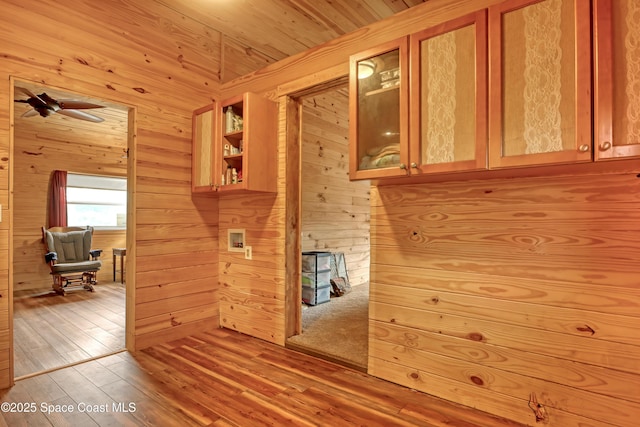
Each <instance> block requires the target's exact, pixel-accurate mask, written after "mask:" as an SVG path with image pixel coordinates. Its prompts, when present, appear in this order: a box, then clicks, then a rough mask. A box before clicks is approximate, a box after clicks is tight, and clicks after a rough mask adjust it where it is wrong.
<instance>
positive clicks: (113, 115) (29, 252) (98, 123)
mask: <svg viewBox="0 0 640 427" xmlns="http://www.w3.org/2000/svg"><path fill="white" fill-rule="evenodd" d="M12 82H13V88H14V90H13V93H14V100H15V101H17V102H14V107H13V115H12V128H13V132H12V136H11V138H12V142H11V151H12V153H11V156H12V159H13V167H12V168H11V176H10V190H11V191H10V193H11V199H10V203H11V206H12V210H13V221H12V228H11V234H10V249H9V250H10V252H11V254H12V258H11V259H12V262H11V265H10V274H9V277H10V278H11V279H12V280H11V283H10V288H9V292H10V296H11V302H10V307H11V312H12V325H11V328H12V336H13V343H12V349H13V358H12V372H13V378H14V379H22V378H27V377H30V376H33V375H37V374H40V373H43V372H48V371H52V370H55V369H59V368H61V367H65V366H69V365H74V364H77V363H80V362H84V361H87V360H92V359H96V358H98V357H102V356H105V355H109V354H113V353H117V352H119V351H123V350H125V348H126V343H125V337H126V300H127V298H126V293H127V285H126V280H125V279H124V274H122V276H121V273H123V272H122V270H123V268H122V267H120V265H121V264H120V260H119V259H118V260H116V259H115V258H116V257H115V256H114V255H115V253H116V252H115V251H114V250H116V249H118V250H122V249H124V250H125V251H126V248H127V247H128V246H129V245H128V242H127V236H128V235H131V233H130V230H129V231H127V219H128V218H129V217H130V213H129V211H130V209H131V206H129V205H130V196H129V195H130V194H131V184H130V183H131V179H132V177H130V176H129V175H130V171H131V168H130V165H129V163H128V157H129V150H130V147H129V145H130V141H131V140H132V137H131V135H133V134H134V132H133V129H131V127H132V126H133V123H134V121H133V120H132V116H133V115H134V110H133V108H131V107H128V106H124V105H120V104H116V103H113V102H110V101H107V100H104V99H97V98H94V97H90V96H86V95H80V94H77V93H73V92H71V91H68V90H66V89H60V88H53V87H45V86H44V85H42V84H38V83H35V82H27V81H22V80H13V79H12ZM34 98H35V100H34ZM50 100H53V101H54V102H55V103H56V105H57V107H56V105H54V104H51V101H50ZM25 101H26V102H25ZM29 101H30V102H29ZM39 101H44V103H45V104H49V105H51V106H52V108H47V109H49V110H51V111H45V112H44V114H43V112H42V111H38V110H39V109H42V108H43V107H42V105H41V103H40V102H39ZM65 101H66V105H65V107H63V108H62V110H60V109H59V106H60V104H61V103H63V104H64V103H65ZM90 104H95V105H99V106H100V108H93V107H91V108H89V107H87V106H88V105H90ZM69 106H74V107H77V110H75V109H73V108H68V107H69ZM83 107H87V108H83ZM45 108H46V107H45ZM67 108H68V111H67ZM54 171H65V172H67V173H69V174H76V175H77V176H86V177H95V178H96V179H95V180H93V181H96V182H99V181H108V180H109V179H110V178H120V181H122V179H125V180H126V182H127V183H126V184H125V185H126V191H125V195H126V202H125V204H126V205H127V209H126V211H127V213H126V214H125V216H124V217H123V214H122V213H121V212H120V211H118V213H117V214H116V212H115V211H114V212H113V215H114V216H115V215H117V218H114V222H113V224H110V223H109V222H108V218H107V223H105V222H104V220H105V215H108V214H110V212H111V211H110V210H109V209H105V206H106V205H107V204H108V203H110V202H107V201H106V199H102V200H101V199H100V197H95V196H96V194H95V193H96V192H97V191H100V190H105V189H99V188H98V189H96V188H97V187H96V188H93V187H91V189H89V191H88V192H87V197H88V198H87V199H86V203H84V204H83V205H82V206H80V205H77V206H80V207H81V208H82V209H83V211H82V212H83V214H82V216H81V217H82V218H83V220H84V221H85V222H89V223H83V224H71V223H69V224H68V225H69V226H91V227H93V236H92V245H91V247H92V249H101V250H102V253H101V254H100V256H99V259H100V261H101V262H102V266H101V268H100V270H99V271H98V272H97V284H96V285H95V286H94V291H93V292H91V291H88V290H85V289H82V288H81V287H80V288H79V289H77V290H73V291H69V292H65V295H60V293H56V292H55V291H54V290H53V289H52V282H53V280H52V276H51V274H50V269H49V266H48V265H47V263H46V262H45V257H44V250H45V249H44V248H45V246H44V243H43V240H42V227H49V226H50V225H51V224H48V217H47V209H48V204H49V199H50V191H51V190H50V179H51V176H52V175H53V173H54ZM83 181H88V182H91V181H92V180H91V179H87V180H83ZM81 186H82V185H81ZM74 202H75V203H78V200H75V199H74ZM68 203H71V202H70V201H69V200H68V201H67V204H68ZM112 204H113V203H112ZM92 209H95V212H93V214H92ZM92 215H93V216H95V219H96V223H95V224H94V223H93V221H92V220H91V218H92ZM98 217H100V218H99V220H98ZM70 218H71V217H70ZM119 253H121V252H119ZM124 264H126V263H123V265H124ZM124 268H125V269H126V267H124ZM116 270H117V273H118V274H117V275H116ZM121 277H122V279H121Z"/></svg>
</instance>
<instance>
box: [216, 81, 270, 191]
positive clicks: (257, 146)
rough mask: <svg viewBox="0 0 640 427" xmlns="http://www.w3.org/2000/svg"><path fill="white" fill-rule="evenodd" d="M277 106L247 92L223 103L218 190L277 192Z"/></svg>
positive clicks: (218, 153)
mask: <svg viewBox="0 0 640 427" xmlns="http://www.w3.org/2000/svg"><path fill="white" fill-rule="evenodd" d="M277 113H278V111H277V107H276V104H275V102H273V101H271V100H269V99H267V98H264V97H262V96H260V95H258V94H255V93H251V92H247V93H244V94H242V95H239V96H236V97H234V98H231V99H228V100H226V101H223V102H221V104H220V109H219V114H218V117H219V120H220V124H221V125H220V131H221V136H220V139H219V140H220V144H219V145H218V146H217V152H216V153H215V159H217V160H216V165H217V167H216V168H215V170H216V171H217V172H216V177H215V178H216V180H215V182H216V187H217V189H218V191H219V192H220V193H221V194H222V193H225V192H244V191H264V192H276V186H277V182H276V174H277V168H278V158H277V121H278V117H277Z"/></svg>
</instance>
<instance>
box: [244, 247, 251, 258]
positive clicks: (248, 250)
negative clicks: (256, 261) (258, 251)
mask: <svg viewBox="0 0 640 427" xmlns="http://www.w3.org/2000/svg"><path fill="white" fill-rule="evenodd" d="M244 259H253V251H252V250H251V246H245V247H244Z"/></svg>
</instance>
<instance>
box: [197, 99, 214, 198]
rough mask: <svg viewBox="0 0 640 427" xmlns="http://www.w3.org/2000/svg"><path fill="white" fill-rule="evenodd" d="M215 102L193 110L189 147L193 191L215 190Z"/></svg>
mask: <svg viewBox="0 0 640 427" xmlns="http://www.w3.org/2000/svg"><path fill="white" fill-rule="evenodd" d="M217 111H218V107H217V104H216V103H213V104H211V105H208V106H206V107H202V108H200V109H198V110H196V111H194V112H193V125H192V126H193V129H192V149H191V191H192V192H194V193H201V192H211V191H216V187H215V174H217V172H216V171H215V160H214V153H215V146H216V117H217Z"/></svg>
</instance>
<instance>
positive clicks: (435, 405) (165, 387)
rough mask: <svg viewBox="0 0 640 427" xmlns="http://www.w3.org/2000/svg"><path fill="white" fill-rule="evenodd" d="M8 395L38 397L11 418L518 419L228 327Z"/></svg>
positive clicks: (176, 422) (279, 422)
mask: <svg viewBox="0 0 640 427" xmlns="http://www.w3.org/2000/svg"><path fill="white" fill-rule="evenodd" d="M0 401H2V402H8V403H9V405H11V404H12V403H14V404H16V405H17V404H18V403H29V402H33V403H34V404H35V405H34V406H35V411H34V412H31V413H11V412H7V411H2V412H1V415H2V418H0V425H2V421H4V423H6V425H10V426H15V425H25V426H26V425H29V426H36V425H37V426H48V425H56V426H57V425H72V426H80V425H81V426H120V425H132V426H133V425H140V426H168V427H171V426H176V427H184V426H214V425H215V426H252V427H253V426H284V425H290V426H329V425H330V426H335V427H340V426H354V425H359V426H369V427H374V426H385V427H387V426H445V425H446V426H459V427H461V426H465V427H471V426H483V427H484V426H492V427H500V426H515V425H516V424H513V423H509V422H506V421H504V420H499V419H496V418H493V417H490V416H488V415H486V414H483V413H480V412H478V411H475V410H472V409H468V408H463V407H460V406H456V405H453V404H449V403H446V402H444V401H442V400H439V399H436V398H433V397H430V396H428V395H426V394H422V393H418V392H414V391H411V390H409V389H407V388H404V387H401V386H399V385H396V384H392V383H389V382H386V381H383V380H380V379H377V378H374V377H371V376H368V375H366V374H364V373H362V372H358V371H355V370H352V369H349V368H347V367H344V366H340V365H337V364H333V363H331V362H328V361H325V360H321V359H317V358H314V357H312V356H309V355H306V354H303V353H298V352H296V351H293V350H290V349H286V348H284V347H281V346H277V345H275V344H270V343H267V342H265V341H262V340H259V339H257V338H252V337H249V336H246V335H242V334H240V333H237V332H234V331H230V330H227V329H215V330H213V331H211V332H203V333H200V334H197V335H194V336H192V337H189V338H185V339H182V340H178V341H174V342H171V343H167V344H163V345H156V346H154V347H151V348H149V349H146V350H142V351H139V352H138V353H137V354H136V355H135V356H134V355H131V354H129V353H127V352H122V353H118V354H115V355H111V356H107V357H104V358H101V359H96V360H93V361H90V362H87V363H82V364H78V365H75V366H73V367H68V368H65V369H61V370H58V371H54V372H50V373H47V374H42V375H39V376H34V377H31V378H27V379H23V380H20V381H18V382H16V385H15V386H14V387H13V388H11V389H10V390H4V391H0ZM48 405H71V406H68V407H67V408H72V409H73V412H72V413H69V412H67V413H62V412H60V410H61V409H62V408H63V407H62V406H58V407H55V406H48ZM87 407H89V408H91V409H95V410H94V411H93V412H88V411H87V410H86V408H87ZM48 408H53V412H52V413H51V414H47V413H46V410H47V409H48ZM125 409H126V411H125Z"/></svg>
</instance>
